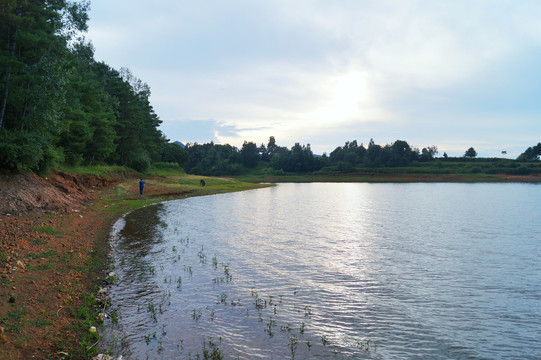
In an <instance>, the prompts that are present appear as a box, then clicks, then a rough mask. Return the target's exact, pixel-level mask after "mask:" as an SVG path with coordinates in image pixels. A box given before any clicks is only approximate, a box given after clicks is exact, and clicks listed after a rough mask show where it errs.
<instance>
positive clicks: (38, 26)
mask: <svg viewBox="0 0 541 360" xmlns="http://www.w3.org/2000/svg"><path fill="white" fill-rule="evenodd" d="M87 9H88V4H87V3H75V2H68V1H65V0H54V1H53V0H51V1H17V0H4V1H1V2H0V130H2V136H1V141H2V144H1V146H2V148H4V149H7V150H8V151H10V152H12V154H4V156H3V159H6V161H8V162H10V163H9V164H8V163H4V162H3V161H0V166H6V167H17V166H18V165H22V166H27V167H30V168H33V169H44V168H46V167H47V166H48V164H49V162H50V160H51V159H52V158H53V157H54V156H53V153H54V152H55V151H56V150H55V149H54V141H55V139H56V137H57V136H58V131H59V129H62V128H63V126H64V124H63V123H62V103H63V102H64V100H65V95H66V84H67V82H68V71H67V70H68V69H67V67H66V65H67V63H68V61H67V58H68V57H69V41H70V40H73V39H74V37H75V35H76V34H78V33H79V32H82V31H85V30H86V21H87V20H88V16H87V14H86V11H87ZM16 139H17V140H16ZM36 139H39V141H38V143H39V148H40V151H32V154H31V156H26V155H24V156H23V155H22V154H25V153H27V151H28V149H29V148H31V147H32V146H34V145H36V144H38V143H36V141H35V140H36ZM26 145H31V146H26ZM8 159H10V160H8ZM13 161H15V163H13Z"/></svg>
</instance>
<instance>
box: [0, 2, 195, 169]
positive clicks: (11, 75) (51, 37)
mask: <svg viewBox="0 0 541 360" xmlns="http://www.w3.org/2000/svg"><path fill="white" fill-rule="evenodd" d="M88 6H89V5H88V2H70V1H66V0H47V1H23V0H3V1H1V2H0V74H2V75H1V78H0V167H1V168H9V169H15V168H19V167H23V168H29V169H31V170H33V171H37V172H42V171H46V170H47V169H48V168H50V167H51V166H55V165H59V164H68V165H80V164H83V165H92V164H118V165H126V166H130V167H132V168H135V169H136V170H140V171H146V170H147V169H148V168H149V167H150V165H151V164H152V163H153V162H156V161H172V162H178V163H182V162H184V161H185V160H186V158H187V154H186V153H185V152H184V151H183V150H182V149H181V148H180V147H179V146H177V145H176V144H170V143H169V142H168V140H167V139H166V138H165V136H164V135H163V134H162V133H161V131H160V130H158V126H159V125H160V123H161V120H160V119H159V117H158V116H157V115H156V113H155V112H154V110H153V108H152V106H151V104H150V102H149V97H150V88H149V87H148V85H147V84H145V83H144V82H142V81H141V80H139V79H137V78H136V77H135V76H134V75H133V74H132V73H131V72H130V71H129V70H128V69H120V70H116V69H113V68H111V67H110V66H108V65H107V64H106V63H104V62H98V61H96V60H95V59H94V49H93V46H92V45H91V44H90V43H88V42H86V40H85V39H84V36H83V34H84V32H85V31H86V30H87V21H88Z"/></svg>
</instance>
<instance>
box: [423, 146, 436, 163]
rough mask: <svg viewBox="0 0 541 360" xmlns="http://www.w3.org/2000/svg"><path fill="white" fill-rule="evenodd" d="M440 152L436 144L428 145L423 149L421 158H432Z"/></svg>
mask: <svg viewBox="0 0 541 360" xmlns="http://www.w3.org/2000/svg"><path fill="white" fill-rule="evenodd" d="M437 154H438V147H437V146H436V145H431V146H427V147H426V148H423V149H422V150H421V160H432V159H434V157H435V156H436V155H437Z"/></svg>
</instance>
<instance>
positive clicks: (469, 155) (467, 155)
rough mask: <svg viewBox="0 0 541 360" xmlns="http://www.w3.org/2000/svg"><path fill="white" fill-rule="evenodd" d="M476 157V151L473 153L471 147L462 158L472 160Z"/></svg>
mask: <svg viewBox="0 0 541 360" xmlns="http://www.w3.org/2000/svg"><path fill="white" fill-rule="evenodd" d="M476 156H477V151H475V149H474V148H473V147H471V148H469V149H468V150H466V152H465V153H464V157H467V158H474V157H476Z"/></svg>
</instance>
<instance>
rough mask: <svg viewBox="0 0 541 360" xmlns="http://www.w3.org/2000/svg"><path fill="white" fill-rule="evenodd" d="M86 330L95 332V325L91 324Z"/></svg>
mask: <svg viewBox="0 0 541 360" xmlns="http://www.w3.org/2000/svg"><path fill="white" fill-rule="evenodd" d="M88 331H89V332H91V333H95V332H96V331H97V330H96V327H95V326H91V327H90V329H88Z"/></svg>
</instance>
